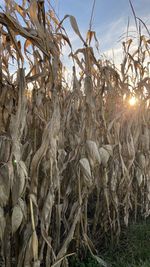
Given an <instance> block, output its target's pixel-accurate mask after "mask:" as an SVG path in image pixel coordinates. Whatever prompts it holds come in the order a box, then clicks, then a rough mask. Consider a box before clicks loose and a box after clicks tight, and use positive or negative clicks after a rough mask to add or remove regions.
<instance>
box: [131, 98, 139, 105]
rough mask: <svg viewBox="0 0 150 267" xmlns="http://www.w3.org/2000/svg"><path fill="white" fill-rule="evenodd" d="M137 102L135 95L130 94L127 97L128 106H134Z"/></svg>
mask: <svg viewBox="0 0 150 267" xmlns="http://www.w3.org/2000/svg"><path fill="white" fill-rule="evenodd" d="M137 102H138V99H137V98H136V97H135V96H131V97H130V98H129V105H130V106H135V105H136V104H137Z"/></svg>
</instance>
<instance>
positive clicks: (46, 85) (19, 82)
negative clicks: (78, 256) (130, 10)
mask: <svg viewBox="0 0 150 267" xmlns="http://www.w3.org/2000/svg"><path fill="white" fill-rule="evenodd" d="M45 2H46V3H44V1H41V0H37V1H36V0H33V1H30V2H29V1H25V0H23V1H22V5H18V4H17V3H16V2H15V1H13V0H9V1H5V4H6V6H5V8H4V9H3V8H2V9H1V12H0V65H1V68H0V266H2V267H4V266H6V267H10V266H17V267H21V266H22V267H31V266H34V267H38V266H45V267H50V266H51V267H54V266H55V267H59V266H64V267H66V266H68V259H69V257H71V256H72V255H74V253H78V251H79V250H80V249H88V251H89V252H90V253H91V255H92V256H93V257H94V258H95V259H96V260H97V261H98V262H99V264H100V266H101V265H102V266H107V263H105V261H103V260H102V259H101V258H100V257H99V256H98V249H99V244H100V243H101V242H102V240H103V239H104V238H105V236H110V238H111V240H112V241H113V242H116V241H117V240H119V236H120V233H121V230H122V227H124V226H128V223H129V222H130V220H133V219H134V220H135V221H136V219H137V218H138V216H143V218H145V217H148V216H149V215H150V125H149V121H150V102H149V96H150V95H149V92H150V91H149V90H150V78H149V62H150V61H149V56H150V35H149V32H148V29H147V28H146V29H147V31H146V34H145V35H142V33H141V31H139V32H138V37H137V39H138V40H137V45H136V46H135V45H134V40H133V39H131V38H129V37H127V38H125V40H124V41H123V51H122V53H123V56H124V59H123V62H122V64H121V70H117V68H116V67H115V66H114V65H113V64H112V63H111V62H109V61H108V60H101V59H97V58H96V57H95V55H94V49H93V48H92V47H91V39H93V38H94V37H95V38H96V36H95V33H94V32H92V31H89V32H88V35H87V39H86V40H84V37H83V36H82V35H81V33H80V30H79V27H78V25H77V22H76V19H75V17H73V16H71V15H66V16H65V18H64V19H63V20H62V21H59V19H58V18H57V16H56V14H55V12H54V10H53V9H52V8H51V6H50V3H49V1H45ZM64 20H67V21H68V23H70V24H71V27H72V31H73V32H74V34H75V35H77V36H78V38H79V39H80V40H81V41H82V43H83V47H81V48H79V49H78V50H77V51H73V49H72V45H71V41H70V40H69V38H68V36H67V33H66V31H65V29H64V27H63V22H64ZM141 23H142V21H139V25H140V24H141ZM145 27H146V25H145ZM66 45H67V46H69V47H70V59H69V60H70V61H72V62H73V68H72V83H70V84H67V82H66V80H65V76H64V66H63V64H62V60H61V53H62V48H63V47H64V46H66ZM131 95H135V96H136V97H137V98H138V102H137V104H136V105H135V106H130V105H129V103H128V99H129V98H130V96H131Z"/></svg>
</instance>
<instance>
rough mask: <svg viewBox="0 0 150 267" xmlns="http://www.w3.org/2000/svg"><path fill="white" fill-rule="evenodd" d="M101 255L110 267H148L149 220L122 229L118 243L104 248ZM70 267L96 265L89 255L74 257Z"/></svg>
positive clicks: (149, 258)
mask: <svg viewBox="0 0 150 267" xmlns="http://www.w3.org/2000/svg"><path fill="white" fill-rule="evenodd" d="M101 257H102V258H103V259H105V261H106V262H107V263H108V265H109V266H111V267H150V221H148V222H142V223H136V224H131V225H130V226H129V228H128V229H126V230H125V231H124V233H123V234H122V237H121V239H120V243H119V245H116V246H111V247H108V248H105V250H104V251H103V252H102V254H101ZM69 266H72V267H97V266H99V265H98V263H97V262H96V261H95V260H93V259H92V258H91V257H89V256H88V257H87V258H86V259H85V260H83V261H80V259H79V258H77V257H76V258H74V259H73V260H72V261H71V265H69Z"/></svg>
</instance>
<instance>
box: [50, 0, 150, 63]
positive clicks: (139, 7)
mask: <svg viewBox="0 0 150 267" xmlns="http://www.w3.org/2000/svg"><path fill="white" fill-rule="evenodd" d="M51 4H52V5H53V7H54V8H55V10H56V12H57V14H59V18H60V19H62V18H63V17H64V16H65V15H66V14H69V15H73V16H75V18H76V20H77V23H78V26H79V29H80V32H81V34H82V36H83V37H84V38H85V37H86V33H87V31H88V28H89V21H90V16H91V9H92V4H93V0H52V1H51ZM132 4H133V6H134V9H135V12H136V15H137V16H138V17H140V18H141V19H142V20H143V21H144V22H146V24H147V26H148V27H149V26H150V0H132ZM128 18H129V20H130V30H131V31H135V23H134V18H133V14H132V10H131V7H130V4H129V1H128V0H96V4H95V10H94V18H93V24H92V26H93V27H92V30H94V31H96V35H97V38H98V40H99V43H100V54H105V55H106V57H109V58H110V59H112V58H113V56H114V58H115V63H116V64H120V63H121V56H122V53H121V51H122V45H121V42H119V39H120V36H121V35H122V34H123V33H125V32H126V29H127V23H128ZM64 26H65V29H66V30H67V33H68V35H69V37H70V39H71V43H72V45H73V48H74V50H76V49H77V48H80V47H81V46H82V43H81V41H80V40H79V38H78V36H76V35H75V33H74V32H73V30H72V28H71V26H70V24H69V20H66V22H65V23H64ZM149 29H150V27H149ZM135 34H136V33H132V35H135ZM93 45H94V43H93ZM69 51H70V50H69V48H65V54H69ZM64 61H66V58H65V60H64ZM67 62H68V61H67ZM67 64H68V63H67Z"/></svg>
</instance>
